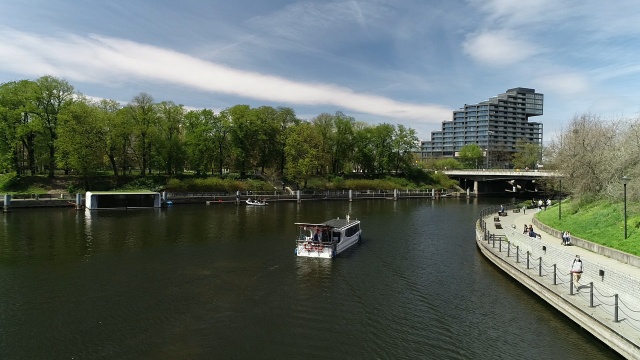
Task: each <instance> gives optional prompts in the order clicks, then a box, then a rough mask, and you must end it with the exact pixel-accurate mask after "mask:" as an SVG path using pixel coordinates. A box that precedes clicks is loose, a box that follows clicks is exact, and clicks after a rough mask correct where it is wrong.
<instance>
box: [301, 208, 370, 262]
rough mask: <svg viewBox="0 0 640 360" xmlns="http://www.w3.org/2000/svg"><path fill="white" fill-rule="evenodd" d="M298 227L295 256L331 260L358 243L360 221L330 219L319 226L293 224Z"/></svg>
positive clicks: (360, 232) (360, 231) (360, 230)
mask: <svg viewBox="0 0 640 360" xmlns="http://www.w3.org/2000/svg"><path fill="white" fill-rule="evenodd" d="M295 225H297V226H298V238H297V239H296V255H298V256H305V257H319V258H327V259H330V258H333V257H335V256H336V255H338V254H340V253H341V252H343V251H344V250H346V249H348V248H349V247H351V246H352V245H353V244H355V243H357V242H358V241H360V237H361V235H362V229H360V220H351V219H349V215H347V218H346V219H340V218H337V219H331V220H327V221H325V222H323V223H321V224H311V223H295Z"/></svg>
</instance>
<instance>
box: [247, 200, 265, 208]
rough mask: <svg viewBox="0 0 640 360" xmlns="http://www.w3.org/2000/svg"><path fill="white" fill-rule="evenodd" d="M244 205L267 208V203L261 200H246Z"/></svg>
mask: <svg viewBox="0 0 640 360" xmlns="http://www.w3.org/2000/svg"><path fill="white" fill-rule="evenodd" d="M246 203H247V205H254V206H267V205H269V203H267V202H266V201H263V200H251V199H247V200H246Z"/></svg>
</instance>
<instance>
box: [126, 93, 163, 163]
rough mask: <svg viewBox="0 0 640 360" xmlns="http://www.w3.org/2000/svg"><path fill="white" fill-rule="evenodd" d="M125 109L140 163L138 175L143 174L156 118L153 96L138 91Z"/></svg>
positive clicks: (148, 159) (149, 155) (148, 160)
mask: <svg viewBox="0 0 640 360" xmlns="http://www.w3.org/2000/svg"><path fill="white" fill-rule="evenodd" d="M127 110H128V113H127V115H128V116H129V118H130V121H131V123H132V125H133V129H134V133H135V135H136V139H135V141H136V143H135V144H136V146H135V149H136V153H137V158H138V161H139V164H140V175H142V176H145V174H146V170H147V167H148V166H149V167H150V158H151V144H152V143H151V138H152V137H153V131H154V129H155V124H156V120H157V114H156V109H155V106H154V103H153V97H152V96H151V95H149V94H147V93H144V92H143V93H140V94H138V95H136V96H134V98H133V99H132V100H131V102H130V103H129V104H128V105H127ZM149 173H151V170H150V169H149Z"/></svg>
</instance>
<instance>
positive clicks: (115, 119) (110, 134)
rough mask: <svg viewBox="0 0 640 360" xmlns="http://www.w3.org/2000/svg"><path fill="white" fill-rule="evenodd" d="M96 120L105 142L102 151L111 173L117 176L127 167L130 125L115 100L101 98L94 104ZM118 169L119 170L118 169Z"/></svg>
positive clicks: (130, 135)
mask: <svg viewBox="0 0 640 360" xmlns="http://www.w3.org/2000/svg"><path fill="white" fill-rule="evenodd" d="M94 106H95V108H96V111H97V114H96V120H97V122H98V124H99V125H100V126H101V127H102V131H103V134H104V139H105V142H104V144H103V151H104V154H105V156H106V157H107V159H108V161H109V165H110V166H111V171H112V172H113V175H114V176H115V177H116V178H118V176H119V175H120V174H121V173H122V174H124V172H125V171H126V169H127V164H128V162H129V159H128V158H129V149H130V146H131V138H132V133H131V131H132V130H131V126H130V124H128V123H127V122H126V119H127V117H126V116H123V115H124V112H122V106H120V104H119V103H118V102H117V101H115V100H107V99H102V100H100V101H98V102H97V103H96V104H94ZM119 169H120V170H119Z"/></svg>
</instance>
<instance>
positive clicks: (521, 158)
mask: <svg viewBox="0 0 640 360" xmlns="http://www.w3.org/2000/svg"><path fill="white" fill-rule="evenodd" d="M539 159H540V145H538V144H534V143H531V142H528V141H526V140H523V139H518V141H516V152H515V153H514V154H513V159H512V162H513V166H515V167H516V168H519V169H524V168H530V169H533V168H534V167H535V166H536V164H537V163H538V161H539Z"/></svg>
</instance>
